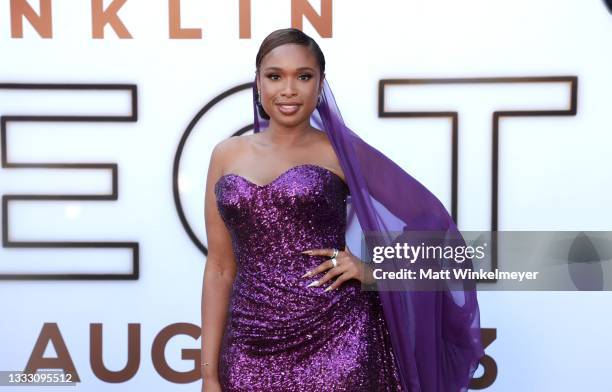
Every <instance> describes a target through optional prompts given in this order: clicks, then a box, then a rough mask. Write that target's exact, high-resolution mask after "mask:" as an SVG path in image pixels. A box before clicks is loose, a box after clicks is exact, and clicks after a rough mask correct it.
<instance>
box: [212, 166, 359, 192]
mask: <svg viewBox="0 0 612 392" xmlns="http://www.w3.org/2000/svg"><path fill="white" fill-rule="evenodd" d="M301 167H312V168H317V169H319V170H323V171H326V172H328V173H331V174H332V175H333V176H334V177H336V178H337V179H338V180H340V182H341V183H342V184H344V185H345V186H346V187H348V184H347V183H346V181H344V180H343V179H342V177H340V175H338V174H337V173H334V172H333V171H331V170H329V169H328V168H326V167H323V166H320V165H315V164H313V163H301V164H299V165H296V166H292V167H290V168H288V169H287V170H285V171H284V172H282V173H281V174H279V175H278V176H276V178H274V179H273V180H272V181H270V182H268V183H267V184H263V185H259V184H256V183H254V182H253V181H251V180H249V179H248V178H246V177H244V176H242V175H240V174H235V173H226V174H223V175H222V176H221V177H219V179H218V180H217V182H216V183H215V188H216V187H217V185H218V184H219V182H220V181H221V179H222V178H223V177H229V176H234V177H239V178H242V179H243V180H244V181H246V182H247V183H249V184H251V185H253V186H254V187H256V188H258V189H259V188H267V187H269V186H272V185H273V184H275V183H276V182H277V181H280V179H281V178H283V177H284V176H285V175H287V174H289V173H290V172H291V171H293V170H296V169H298V168H301Z"/></svg>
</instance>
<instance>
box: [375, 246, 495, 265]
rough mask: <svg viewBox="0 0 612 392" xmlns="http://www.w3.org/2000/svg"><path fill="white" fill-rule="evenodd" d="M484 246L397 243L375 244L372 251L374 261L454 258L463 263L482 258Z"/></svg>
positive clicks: (411, 261) (413, 261) (412, 261)
mask: <svg viewBox="0 0 612 392" xmlns="http://www.w3.org/2000/svg"><path fill="white" fill-rule="evenodd" d="M484 246H486V243H485V244H484V245H482V246H476V247H473V246H440V245H427V246H426V245H425V243H423V242H421V244H420V245H417V246H413V245H408V244H407V243H403V244H400V243H397V244H395V246H375V247H374V248H373V251H372V261H373V262H375V263H382V262H383V261H385V259H405V260H406V261H410V263H411V264H412V263H415V262H416V261H417V260H418V259H433V260H442V259H444V260H451V259H452V260H454V261H455V262H457V263H463V262H464V261H465V260H467V259H472V258H474V257H476V258H478V259H482V258H483V257H484V256H485V253H484Z"/></svg>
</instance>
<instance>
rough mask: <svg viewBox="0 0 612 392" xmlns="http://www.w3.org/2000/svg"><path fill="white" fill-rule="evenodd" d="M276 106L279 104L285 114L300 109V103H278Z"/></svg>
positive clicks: (279, 108) (280, 109)
mask: <svg viewBox="0 0 612 392" xmlns="http://www.w3.org/2000/svg"><path fill="white" fill-rule="evenodd" d="M276 106H278V110H279V111H280V112H281V113H283V114H285V115H291V114H295V113H297V111H298V110H299V109H300V105H278V104H277V105H276Z"/></svg>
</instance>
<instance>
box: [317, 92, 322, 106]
mask: <svg viewBox="0 0 612 392" xmlns="http://www.w3.org/2000/svg"><path fill="white" fill-rule="evenodd" d="M320 104H321V94H319V98H317V106H319V105H320Z"/></svg>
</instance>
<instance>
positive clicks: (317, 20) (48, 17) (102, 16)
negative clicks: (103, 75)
mask: <svg viewBox="0 0 612 392" xmlns="http://www.w3.org/2000/svg"><path fill="white" fill-rule="evenodd" d="M211 1H212V0H211ZM165 2H166V7H167V8H166V10H165V11H167V15H168V30H167V31H168V37H169V38H170V39H201V38H202V29H201V28H200V27H193V26H192V27H185V26H184V25H183V23H182V20H181V19H182V18H181V14H188V13H189V12H196V11H201V10H196V9H194V8H193V7H203V6H204V5H203V4H197V3H196V2H191V3H190V4H187V2H185V3H186V4H184V6H183V7H181V0H166V1H165ZM7 3H8V1H7ZM64 3H65V2H64ZM87 3H90V4H91V10H90V12H91V14H90V15H82V16H78V13H79V12H81V9H80V8H71V10H70V13H71V14H70V18H71V19H74V18H87V19H88V20H90V21H91V35H92V38H98V39H103V38H105V35H104V33H105V29H106V28H109V29H111V30H112V31H113V32H114V33H115V35H116V36H117V37H118V38H120V39H131V38H133V37H132V34H131V32H130V26H131V25H134V22H133V18H134V17H133V16H132V20H130V17H129V16H126V17H125V19H124V18H123V17H122V16H121V14H120V11H121V9H122V8H123V6H126V8H128V9H127V10H125V12H124V15H130V14H129V13H130V11H132V13H131V15H134V14H135V13H134V12H133V11H134V8H131V7H135V6H137V5H136V4H137V3H140V4H142V3H143V2H138V1H133V0H132V1H129V0H110V1H106V6H105V1H104V0H90V1H88V2H87ZM144 3H146V5H147V6H149V4H148V3H149V2H147V1H146V2H144ZM150 3H163V1H157V2H150ZM194 3H195V4H194ZM264 3H265V2H264ZM55 4H56V3H54V2H53V1H52V0H11V2H10V3H9V7H10V26H11V38H23V37H24V25H25V24H26V23H27V24H29V26H30V27H31V28H32V29H34V30H35V31H36V33H38V35H39V36H40V37H42V38H53V27H54V14H55V10H54V8H53V6H54V5H55ZM82 4H85V2H83V3H81V5H82ZM36 5H37V6H36ZM62 5H64V6H66V4H62ZM237 6H238V9H237V10H236V11H237V12H236V13H237V16H238V35H239V38H251V20H252V17H251V1H250V0H240V1H238V2H237ZM73 7H74V5H73ZM35 8H37V10H35ZM320 8H321V12H320V14H319V13H317V11H316V10H315V9H314V8H313V7H312V5H311V4H310V3H309V0H291V3H290V13H291V15H287V16H288V17H290V22H291V27H295V28H298V29H302V24H303V19H307V20H308V21H309V22H310V24H311V25H312V26H313V27H314V29H315V30H317V32H318V33H319V34H320V35H321V37H322V38H330V37H331V36H332V0H321V5H320ZM62 10H65V8H63V9H62ZM143 11H145V12H148V10H143ZM163 11H164V10H163V9H162V12H163ZM181 11H183V12H181ZM58 12H59V11H58ZM145 12H143V14H145V15H146V13H145ZM275 12H276V11H275ZM221 19H227V17H224V18H221ZM55 23H57V22H55Z"/></svg>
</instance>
